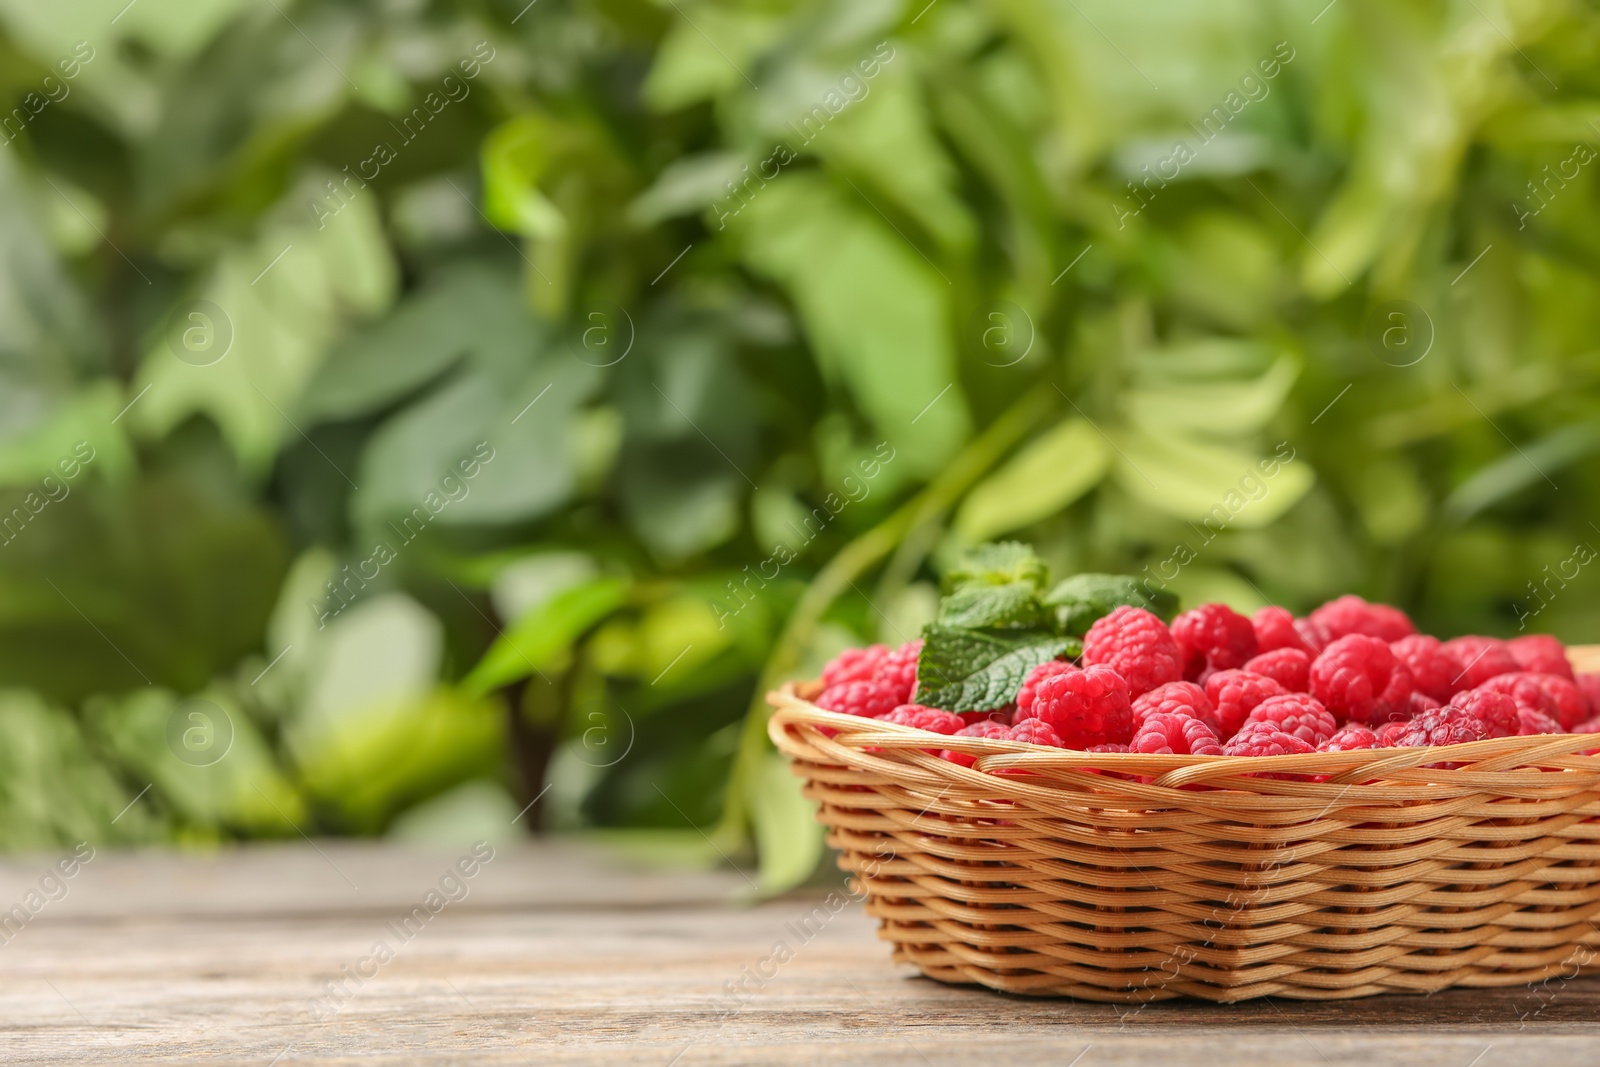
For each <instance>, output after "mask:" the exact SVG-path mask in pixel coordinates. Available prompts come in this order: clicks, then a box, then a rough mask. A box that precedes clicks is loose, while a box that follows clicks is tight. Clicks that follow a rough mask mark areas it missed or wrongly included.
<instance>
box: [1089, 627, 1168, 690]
mask: <svg viewBox="0 0 1600 1067" xmlns="http://www.w3.org/2000/svg"><path fill="white" fill-rule="evenodd" d="M1097 663H1098V664H1103V665H1105V666H1107V667H1110V668H1111V669H1112V670H1114V671H1116V672H1117V673H1118V674H1120V675H1122V680H1123V681H1125V682H1127V683H1128V693H1129V695H1131V696H1136V697H1137V696H1143V695H1144V694H1145V693H1148V692H1150V690H1152V689H1155V688H1156V687H1157V686H1162V685H1166V684H1167V683H1168V682H1176V681H1177V680H1179V679H1180V678H1182V677H1183V669H1182V667H1181V665H1180V661H1179V656H1178V643H1177V642H1176V641H1174V640H1173V639H1172V632H1171V631H1170V630H1168V629H1167V626H1166V624H1165V623H1163V622H1162V621H1161V620H1160V619H1158V618H1156V617H1155V616H1154V615H1152V614H1150V613H1149V612H1148V611H1146V610H1144V609H1143V608H1136V607H1131V606H1130V605H1127V604H1124V605H1122V606H1121V607H1119V608H1117V609H1116V610H1114V611H1112V612H1111V614H1109V615H1103V616H1101V617H1100V618H1098V619H1096V620H1095V622H1094V625H1093V626H1090V627H1089V632H1088V633H1087V634H1085V635H1084V638H1083V665H1084V666H1085V667H1088V666H1092V665H1093V664H1097Z"/></svg>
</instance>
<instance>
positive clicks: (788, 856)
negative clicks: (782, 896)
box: [750, 752, 824, 893]
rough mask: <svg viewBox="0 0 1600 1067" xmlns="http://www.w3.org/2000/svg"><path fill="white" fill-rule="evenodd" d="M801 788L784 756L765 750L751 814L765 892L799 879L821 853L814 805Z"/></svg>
mask: <svg viewBox="0 0 1600 1067" xmlns="http://www.w3.org/2000/svg"><path fill="white" fill-rule="evenodd" d="M800 788H801V782H800V779H799V778H797V777H795V775H794V773H793V772H792V771H791V770H790V769H789V761H788V759H786V758H785V757H783V756H780V755H778V754H777V753H775V752H774V753H770V754H768V756H767V758H766V759H765V760H764V761H763V762H762V764H761V773H760V775H759V776H758V778H757V781H756V786H755V791H754V796H753V799H752V803H751V806H750V817H751V823H752V825H753V826H754V829H755V837H756V847H757V848H758V849H759V850H760V851H759V855H760V859H761V870H760V880H761V888H762V889H763V890H765V891H766V892H769V893H776V892H782V891H783V890H785V889H789V888H792V887H793V886H796V885H799V884H800V883H801V882H804V881H805V880H806V879H807V878H809V877H810V876H811V873H812V872H813V871H815V870H816V869H817V864H818V863H819V862H820V861H821V859H822V857H823V854H824V849H823V840H822V838H823V829H822V826H821V825H820V824H819V823H818V822H817V818H816V812H817V805H816V803H815V802H814V801H811V800H807V799H806V798H805V797H804V796H802V795H801V793H800Z"/></svg>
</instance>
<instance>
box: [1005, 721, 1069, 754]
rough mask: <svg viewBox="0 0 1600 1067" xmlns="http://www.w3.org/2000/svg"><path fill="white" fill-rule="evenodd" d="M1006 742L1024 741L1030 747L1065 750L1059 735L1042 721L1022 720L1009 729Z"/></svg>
mask: <svg viewBox="0 0 1600 1067" xmlns="http://www.w3.org/2000/svg"><path fill="white" fill-rule="evenodd" d="M1006 740H1007V741H1026V742H1028V744H1030V745H1047V746H1049V747H1050V748H1066V747H1067V746H1066V744H1065V743H1063V742H1062V740H1061V735H1060V734H1058V733H1056V732H1055V731H1054V730H1053V729H1051V728H1050V724H1049V723H1047V722H1045V721H1044V720H1042V719H1024V720H1022V721H1021V722H1019V723H1017V725H1015V726H1013V727H1012V728H1011V731H1010V732H1009V733H1008V734H1006Z"/></svg>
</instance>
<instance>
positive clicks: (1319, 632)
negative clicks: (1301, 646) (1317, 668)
mask: <svg viewBox="0 0 1600 1067" xmlns="http://www.w3.org/2000/svg"><path fill="white" fill-rule="evenodd" d="M1294 631H1295V633H1297V634H1299V635H1300V640H1302V641H1304V642H1305V643H1306V647H1307V648H1309V649H1310V650H1311V658H1312V659H1316V658H1317V657H1318V656H1319V655H1321V654H1322V650H1323V649H1325V648H1327V647H1328V645H1329V644H1330V643H1331V642H1332V641H1333V638H1332V637H1329V636H1328V631H1327V630H1324V629H1323V628H1322V627H1321V626H1319V625H1317V624H1316V623H1314V622H1312V621H1311V620H1310V619H1296V620H1294Z"/></svg>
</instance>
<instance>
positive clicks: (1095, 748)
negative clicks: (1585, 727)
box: [1084, 729, 1600, 752]
mask: <svg viewBox="0 0 1600 1067" xmlns="http://www.w3.org/2000/svg"><path fill="white" fill-rule="evenodd" d="M1590 733H1600V729H1597V730H1591V731H1590ZM1084 751H1085V752H1127V751H1129V749H1128V746H1127V745H1090V746H1089V747H1088V748H1086V749H1084Z"/></svg>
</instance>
